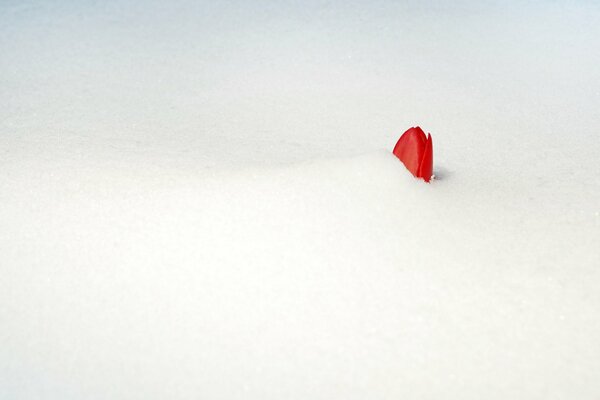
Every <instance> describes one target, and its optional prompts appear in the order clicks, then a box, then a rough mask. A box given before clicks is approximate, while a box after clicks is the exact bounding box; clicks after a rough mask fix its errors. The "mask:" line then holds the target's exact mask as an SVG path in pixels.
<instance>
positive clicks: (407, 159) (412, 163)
mask: <svg viewBox="0 0 600 400" xmlns="http://www.w3.org/2000/svg"><path fill="white" fill-rule="evenodd" d="M426 142H427V138H426V137H425V132H423V130H422V129H421V128H419V127H418V126H417V127H414V128H410V129H409V130H407V131H406V132H404V133H403V134H402V136H400V139H398V143H396V146H395V147H394V152H393V153H394V155H395V156H396V157H398V158H399V159H400V161H402V162H403V163H404V165H405V166H406V168H407V169H408V170H409V171H410V172H411V173H412V174H413V175H414V176H416V177H419V176H420V175H419V167H420V164H421V162H422V160H423V155H424V153H425V147H426ZM429 158H430V159H431V157H429Z"/></svg>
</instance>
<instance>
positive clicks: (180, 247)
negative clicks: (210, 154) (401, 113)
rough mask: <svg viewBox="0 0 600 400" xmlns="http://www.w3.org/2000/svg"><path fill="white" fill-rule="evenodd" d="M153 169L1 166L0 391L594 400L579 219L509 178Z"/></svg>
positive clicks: (331, 167)
mask: <svg viewBox="0 0 600 400" xmlns="http://www.w3.org/2000/svg"><path fill="white" fill-rule="evenodd" d="M149 164H150V163H149ZM149 164H148V165H147V167H148V169H147V170H144V169H136V168H131V169H130V168H125V167H123V166H122V165H121V166H113V167H112V168H106V166H105V165H104V166H103V167H102V168H100V167H99V166H98V165H97V164H94V163H93V162H90V161H89V160H88V161H79V162H78V164H76V168H73V165H69V166H68V167H67V166H65V165H62V166H61V165H60V164H59V165H58V166H56V167H55V168H48V165H45V164H44V162H39V161H36V162H32V163H31V164H30V165H28V168H26V169H23V168H15V169H14V170H11V169H10V168H8V169H6V170H7V171H9V172H10V173H7V174H5V175H4V176H3V179H2V181H1V186H0V195H1V196H2V199H3V201H2V205H1V206H0V219H1V220H2V221H3V227H2V230H1V232H0V234H1V236H0V249H2V263H3V265H4V266H3V267H2V279H0V304H1V305H2V306H1V307H0V325H1V326H2V329H1V330H0V342H1V343H2V345H1V346H0V395H1V396H0V397H3V398H35V397H44V398H56V399H58V398H60V399H80V398H111V399H131V398H144V399H164V398H171V399H180V398H190V397H193V398H256V399H280V398H297V399H306V398H311V399H317V398H322V399H332V398H337V399H342V398H344V399H365V398H371V399H383V398H386V399H392V398H395V399H397V398H473V399H475V398H482V397H485V398H498V399H500V398H514V397H520V398H537V397H538V395H539V394H540V393H545V397H546V398H567V397H569V398H572V397H578V396H576V394H581V395H582V396H583V397H585V396H589V394H590V393H598V392H599V391H600V383H599V382H600V376H599V373H598V371H600V361H599V360H600V346H599V343H598V339H597V338H598V337H600V325H599V324H598V319H597V307H596V305H597V304H599V300H600V299H599V296H600V295H599V294H598V291H597V290H596V289H597V288H595V287H594V285H589V284H588V283H589V281H590V280H591V281H596V282H598V281H599V280H598V278H599V274H600V273H599V272H598V269H597V265H598V252H597V251H594V250H593V249H594V234H593V233H594V232H595V231H594V229H595V226H594V222H593V221H592V222H589V221H588V224H587V225H585V224H584V225H581V224H579V225H578V224H573V221H572V220H570V219H569V218H574V216H573V214H568V213H567V214H566V216H564V215H563V217H560V215H559V214H558V213H555V212H554V211H553V209H552V208H551V207H542V208H539V207H535V206H534V205H532V204H531V202H530V199H527V198H521V197H519V196H516V195H514V194H513V195H511V193H517V192H519V190H521V189H522V188H516V189H514V190H513V191H512V192H511V190H509V189H510V185H511V183H509V182H492V181H489V180H488V181H485V180H482V181H481V182H479V185H478V186H477V185H463V186H461V182H462V181H461V179H460V177H458V176H457V177H455V178H456V179H455V178H453V177H452V176H449V175H447V174H446V175H447V176H444V173H442V174H441V175H442V176H441V177H440V178H441V179H439V180H436V181H434V182H433V183H432V184H425V183H424V182H423V181H420V180H416V179H414V178H413V177H412V176H411V175H410V174H409V173H408V171H406V169H405V168H404V166H403V165H402V164H401V163H400V162H399V161H398V160H397V159H396V158H395V157H394V156H393V155H392V154H391V153H389V152H387V151H381V152H374V153H371V154H366V155H363V156H358V157H352V158H345V159H343V158H341V159H330V160H320V161H313V162H306V163H303V164H296V165H292V166H285V167H273V168H246V169H243V170H232V171H220V172H211V171H205V172H190V171H189V170H186V171H179V172H177V173H175V172H173V171H171V172H167V171H163V172H164V173H163V174H160V173H157V170H156V169H154V170H153V169H152V168H151V166H150V165H149ZM148 171H152V172H151V173H150V172H148ZM436 172H439V171H436ZM513 184H515V183H513ZM517 184H518V183H517ZM503 185H504V186H503ZM499 193H505V194H506V193H508V198H507V199H506V201H502V200H501V201H499V200H498V195H499ZM519 193H523V191H520V192H519ZM525 193H526V191H525ZM516 249H518V251H515V250H516ZM580 398H581V397H580Z"/></svg>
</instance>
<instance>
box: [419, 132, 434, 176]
mask: <svg viewBox="0 0 600 400" xmlns="http://www.w3.org/2000/svg"><path fill="white" fill-rule="evenodd" d="M432 175H433V142H432V141H431V134H428V135H427V143H426V144H425V151H424V152H423V159H422V160H421V167H420V168H419V174H418V175H417V176H418V177H419V178H423V179H424V180H425V182H429V181H430V180H431V176H432Z"/></svg>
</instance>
